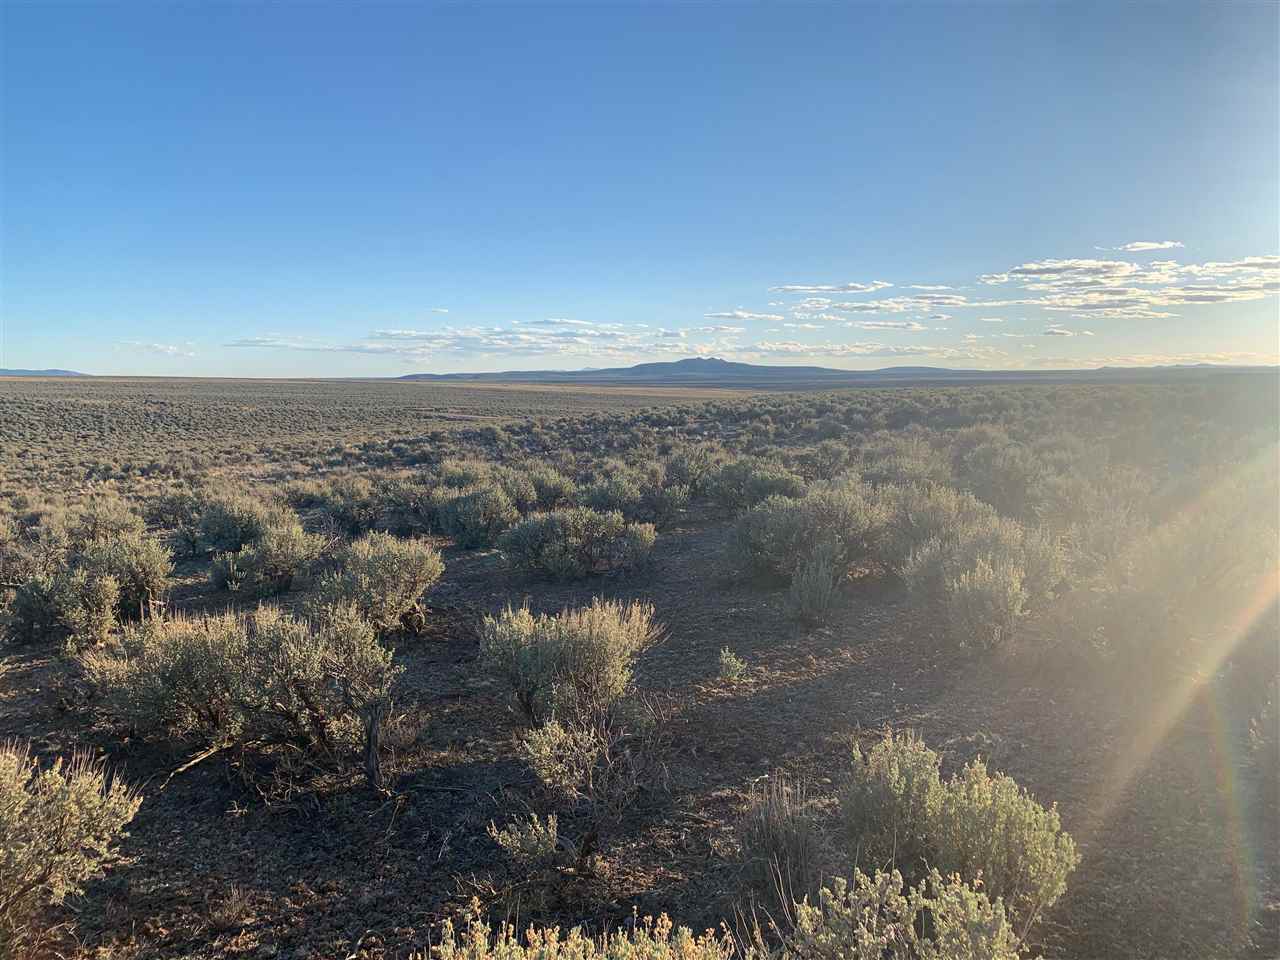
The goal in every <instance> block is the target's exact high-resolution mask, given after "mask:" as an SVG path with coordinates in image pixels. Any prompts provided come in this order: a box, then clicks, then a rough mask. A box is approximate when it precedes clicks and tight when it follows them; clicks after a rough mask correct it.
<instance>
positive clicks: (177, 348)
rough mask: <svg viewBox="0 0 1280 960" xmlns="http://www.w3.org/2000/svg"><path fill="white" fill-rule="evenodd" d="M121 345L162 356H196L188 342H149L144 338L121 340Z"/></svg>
mask: <svg viewBox="0 0 1280 960" xmlns="http://www.w3.org/2000/svg"><path fill="white" fill-rule="evenodd" d="M120 345H121V346H124V347H129V348H130V349H132V350H141V351H143V352H144V353H154V354H156V355H157V356H161V357H194V356H195V355H196V352H195V351H194V350H192V349H191V347H190V345H188V344H176V343H148V342H146V341H142V340H121V341H120Z"/></svg>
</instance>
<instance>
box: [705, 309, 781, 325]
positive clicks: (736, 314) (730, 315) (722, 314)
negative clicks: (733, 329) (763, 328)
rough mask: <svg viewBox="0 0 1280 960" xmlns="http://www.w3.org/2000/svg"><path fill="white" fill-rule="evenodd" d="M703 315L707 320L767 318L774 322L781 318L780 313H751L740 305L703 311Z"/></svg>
mask: <svg viewBox="0 0 1280 960" xmlns="http://www.w3.org/2000/svg"><path fill="white" fill-rule="evenodd" d="M703 316H704V317H706V318H707V319H708V320H769V321H774V322H776V321H778V320H781V319H783V318H782V316H781V314H777V313H752V312H751V311H750V310H743V309H742V308H741V307H739V308H738V309H736V310H721V311H719V312H717V313H704V314H703Z"/></svg>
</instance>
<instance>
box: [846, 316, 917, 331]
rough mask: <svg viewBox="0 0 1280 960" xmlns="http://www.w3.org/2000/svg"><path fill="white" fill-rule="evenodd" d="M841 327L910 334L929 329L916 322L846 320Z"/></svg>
mask: <svg viewBox="0 0 1280 960" xmlns="http://www.w3.org/2000/svg"><path fill="white" fill-rule="evenodd" d="M832 319H837V318H832ZM843 326H846V327H856V328H857V329H859V330H906V331H909V332H911V333H918V332H919V331H921V330H928V329H929V328H928V327H926V326H925V325H924V324H923V323H920V322H919V321H917V320H846V321H844V324H843Z"/></svg>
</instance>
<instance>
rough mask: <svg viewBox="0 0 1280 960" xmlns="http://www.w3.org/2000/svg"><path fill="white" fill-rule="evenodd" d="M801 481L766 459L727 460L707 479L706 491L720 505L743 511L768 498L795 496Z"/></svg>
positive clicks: (803, 486) (801, 487) (798, 494)
mask: <svg viewBox="0 0 1280 960" xmlns="http://www.w3.org/2000/svg"><path fill="white" fill-rule="evenodd" d="M804 488H805V484H804V478H803V477H800V476H798V475H797V474H795V473H792V472H791V471H790V470H787V469H786V468H785V467H782V466H780V465H778V464H776V463H771V462H769V461H767V460H759V459H755V458H750V457H748V458H743V459H741V460H731V461H730V462H728V463H726V464H724V465H723V466H721V467H720V468H719V469H717V470H716V471H715V472H714V473H713V474H711V476H710V477H709V478H708V480H707V491H708V493H710V495H711V497H712V499H714V500H715V501H716V502H717V503H719V504H720V505H721V506H724V507H728V508H729V509H731V510H746V509H748V508H750V507H753V506H755V505H756V504H757V503H760V502H761V501H763V500H766V499H768V498H769V497H772V496H783V497H798V496H800V495H801V494H802V493H804Z"/></svg>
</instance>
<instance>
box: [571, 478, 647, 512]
mask: <svg viewBox="0 0 1280 960" xmlns="http://www.w3.org/2000/svg"><path fill="white" fill-rule="evenodd" d="M643 499H644V494H643V492H642V490H641V486H640V484H639V483H638V482H637V481H636V480H635V479H634V478H632V477H629V476H627V475H625V474H618V473H615V474H612V475H611V476H607V477H602V478H601V479H599V480H596V481H595V482H594V483H592V484H590V485H588V486H587V487H585V488H583V490H582V504H583V506H587V507H590V508H591V509H592V510H595V511H598V512H600V513H605V512H608V511H610V510H616V511H618V512H619V513H621V514H622V515H623V516H624V517H628V518H632V517H635V516H636V515H637V514H639V512H640V508H641V504H642V502H643Z"/></svg>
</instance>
